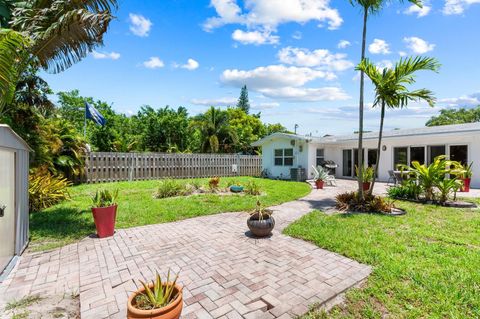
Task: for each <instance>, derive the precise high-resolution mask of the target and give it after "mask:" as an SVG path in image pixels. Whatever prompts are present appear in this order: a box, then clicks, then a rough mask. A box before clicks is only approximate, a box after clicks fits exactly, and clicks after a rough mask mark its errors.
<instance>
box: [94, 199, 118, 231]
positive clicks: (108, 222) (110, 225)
mask: <svg viewBox="0 0 480 319" xmlns="http://www.w3.org/2000/svg"><path fill="white" fill-rule="evenodd" d="M117 197H118V190H115V191H114V192H110V191H108V190H106V189H103V190H97V192H96V193H95V196H93V197H92V214H93V220H94V221H95V227H96V229H97V235H98V237H99V238H104V237H110V236H113V234H114V232H115V219H116V217H117Z"/></svg>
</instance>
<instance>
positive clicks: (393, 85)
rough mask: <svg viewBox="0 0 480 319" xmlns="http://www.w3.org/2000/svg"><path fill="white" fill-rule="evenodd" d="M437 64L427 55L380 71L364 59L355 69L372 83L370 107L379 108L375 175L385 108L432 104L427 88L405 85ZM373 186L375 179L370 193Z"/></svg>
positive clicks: (438, 65) (435, 70) (431, 95)
mask: <svg viewBox="0 0 480 319" xmlns="http://www.w3.org/2000/svg"><path fill="white" fill-rule="evenodd" d="M439 67H440V64H439V63H438V61H437V60H436V59H434V58H429V57H415V58H413V57H409V58H402V59H400V61H399V62H397V63H396V64H395V67H394V68H384V69H383V70H380V69H379V68H378V67H377V66H376V65H375V64H373V63H372V62H370V61H369V60H368V59H364V60H363V61H362V62H361V63H360V64H359V65H358V66H357V68H356V70H358V71H361V72H362V73H364V74H365V75H367V77H368V78H369V79H370V80H371V81H372V83H373V85H374V86H375V100H374V103H373V107H377V106H380V107H381V112H380V130H379V135H378V147H377V159H376V165H375V176H377V175H378V163H379V162H380V154H381V152H380V148H381V145H382V136H383V123H384V120H385V108H386V107H388V108H389V109H398V108H404V107H406V106H407V105H408V103H409V102H410V101H418V102H419V101H426V102H427V103H428V104H429V105H430V106H432V107H433V105H434V103H435V97H434V95H433V93H432V92H431V91H430V90H427V89H418V90H413V91H409V89H408V88H407V85H411V84H414V83H415V73H416V72H418V71H422V70H426V71H434V72H437V71H438V69H439ZM374 186H375V178H374V179H373V182H372V184H371V185H370V190H369V192H370V193H372V192H373V187H374Z"/></svg>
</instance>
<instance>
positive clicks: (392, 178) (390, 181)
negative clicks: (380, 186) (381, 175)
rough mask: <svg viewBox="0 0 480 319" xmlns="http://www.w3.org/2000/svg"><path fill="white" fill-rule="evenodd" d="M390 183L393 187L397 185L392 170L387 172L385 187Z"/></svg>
mask: <svg viewBox="0 0 480 319" xmlns="http://www.w3.org/2000/svg"><path fill="white" fill-rule="evenodd" d="M392 183H393V185H397V176H395V172H394V171H393V170H389V171H388V181H387V186H390V185H391V184H392Z"/></svg>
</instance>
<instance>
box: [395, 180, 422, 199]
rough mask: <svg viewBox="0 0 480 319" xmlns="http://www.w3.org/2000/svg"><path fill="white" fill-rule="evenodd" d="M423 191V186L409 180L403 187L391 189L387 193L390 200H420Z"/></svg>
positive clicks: (398, 186) (404, 182)
mask: <svg viewBox="0 0 480 319" xmlns="http://www.w3.org/2000/svg"><path fill="white" fill-rule="evenodd" d="M422 191H423V188H422V185H421V184H419V183H417V181H416V180H415V179H407V180H405V181H403V182H402V184H401V185H397V186H394V187H391V188H389V189H388V191H387V193H388V196H389V197H390V198H398V199H414V200H418V199H419V197H420V195H421V194H422Z"/></svg>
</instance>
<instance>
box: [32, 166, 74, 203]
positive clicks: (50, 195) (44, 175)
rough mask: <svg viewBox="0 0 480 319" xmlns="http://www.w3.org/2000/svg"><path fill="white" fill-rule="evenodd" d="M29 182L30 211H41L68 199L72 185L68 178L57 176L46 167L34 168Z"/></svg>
mask: <svg viewBox="0 0 480 319" xmlns="http://www.w3.org/2000/svg"><path fill="white" fill-rule="evenodd" d="M29 182H30V186H29V189H28V193H29V196H30V202H29V209H30V212H39V211H41V210H43V209H45V208H48V207H50V206H53V205H55V204H58V203H60V202H61V201H63V200H65V199H68V198H69V194H68V187H69V186H71V185H72V183H71V182H69V181H68V180H67V179H66V178H63V177H62V176H55V175H53V174H52V173H50V172H49V171H48V170H47V169H46V168H38V169H36V170H34V171H33V172H32V173H31V174H30V176H29Z"/></svg>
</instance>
